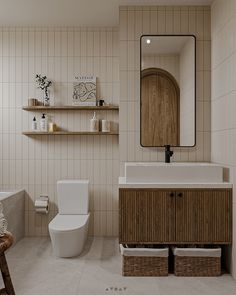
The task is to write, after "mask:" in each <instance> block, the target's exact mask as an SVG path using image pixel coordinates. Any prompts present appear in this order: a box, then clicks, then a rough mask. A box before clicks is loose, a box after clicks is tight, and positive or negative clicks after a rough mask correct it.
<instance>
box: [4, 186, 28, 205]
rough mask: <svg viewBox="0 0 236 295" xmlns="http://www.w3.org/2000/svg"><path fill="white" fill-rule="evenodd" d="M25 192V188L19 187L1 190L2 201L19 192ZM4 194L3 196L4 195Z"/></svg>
mask: <svg viewBox="0 0 236 295" xmlns="http://www.w3.org/2000/svg"><path fill="white" fill-rule="evenodd" d="M21 192H24V189H18V190H6V189H5V190H0V202H1V201H3V200H5V199H7V198H9V197H11V196H14V195H16V194H18V193H21ZM2 195H3V196H2Z"/></svg>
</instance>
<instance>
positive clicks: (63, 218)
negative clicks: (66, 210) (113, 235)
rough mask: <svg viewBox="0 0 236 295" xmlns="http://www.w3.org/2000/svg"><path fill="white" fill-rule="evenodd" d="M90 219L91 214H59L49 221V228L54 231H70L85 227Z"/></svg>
mask: <svg viewBox="0 0 236 295" xmlns="http://www.w3.org/2000/svg"><path fill="white" fill-rule="evenodd" d="M88 219H89V214H84V215H67V214H57V216H56V217H55V218H54V219H53V220H52V221H51V222H50V223H49V228H50V229H51V230H54V231H70V230H76V229H79V228H81V227H83V226H84V225H85V224H86V223H87V221H88Z"/></svg>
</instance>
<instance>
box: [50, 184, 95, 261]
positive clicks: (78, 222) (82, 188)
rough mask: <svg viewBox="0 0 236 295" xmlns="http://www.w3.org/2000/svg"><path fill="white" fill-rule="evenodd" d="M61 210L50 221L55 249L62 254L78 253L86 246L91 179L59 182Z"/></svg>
mask: <svg viewBox="0 0 236 295" xmlns="http://www.w3.org/2000/svg"><path fill="white" fill-rule="evenodd" d="M57 197H58V208H59V213H58V214H57V215H56V217H55V218H54V219H53V220H52V221H51V222H50V223H49V226H48V227H49V234H50V237H51V241H52V247H53V252H54V254H55V255H56V256H59V257H73V256H78V255H79V254H80V253H81V252H82V250H83V247H84V244H85V241H86V239H87V233H88V223H89V212H88V209H89V181H88V180H60V181H58V182H57Z"/></svg>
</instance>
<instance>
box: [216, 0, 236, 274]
mask: <svg viewBox="0 0 236 295" xmlns="http://www.w3.org/2000/svg"><path fill="white" fill-rule="evenodd" d="M235 113H236V1H234V0H224V1H222V0H217V1H215V2H214V3H213V5H212V120H211V125H212V136H211V138H212V156H211V159H212V161H213V162H215V163H220V164H222V165H224V166H225V167H226V169H225V170H226V171H225V176H226V180H229V181H230V182H232V183H233V184H234V185H235V184H236V156H235V151H236V115H235ZM235 213H236V202H235V191H234V198H233V247H232V257H231V262H232V264H231V268H232V274H233V276H234V277H235V278H236V246H235V243H236V227H235V225H236V216H235V215H236V214H235Z"/></svg>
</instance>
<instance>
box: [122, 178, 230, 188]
mask: <svg viewBox="0 0 236 295" xmlns="http://www.w3.org/2000/svg"><path fill="white" fill-rule="evenodd" d="M119 188H233V184H232V183H230V182H217V183H180V182H178V183H127V182H126V178H125V177H119Z"/></svg>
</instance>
